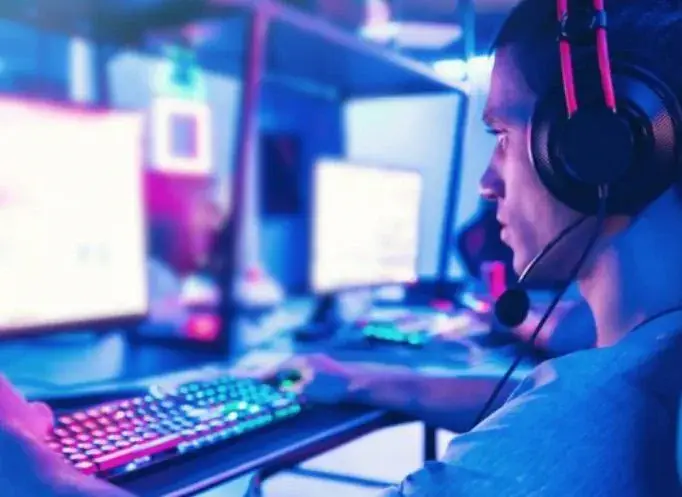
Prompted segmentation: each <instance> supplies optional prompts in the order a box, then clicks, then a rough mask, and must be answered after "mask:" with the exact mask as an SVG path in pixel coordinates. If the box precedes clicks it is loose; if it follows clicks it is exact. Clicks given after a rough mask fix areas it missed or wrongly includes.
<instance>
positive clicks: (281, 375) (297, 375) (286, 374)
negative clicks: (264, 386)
mask: <svg viewBox="0 0 682 497" xmlns="http://www.w3.org/2000/svg"><path fill="white" fill-rule="evenodd" d="M302 379H303V373H301V372H300V371H299V370H298V369H294V368H287V369H281V370H280V371H277V373H275V376H274V378H273V380H274V381H273V383H275V384H276V385H278V386H282V387H287V386H293V385H296V384H297V383H299V382H300V381H301V380H302Z"/></svg>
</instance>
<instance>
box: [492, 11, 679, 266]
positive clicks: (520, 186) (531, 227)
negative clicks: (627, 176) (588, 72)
mask: <svg viewBox="0 0 682 497" xmlns="http://www.w3.org/2000/svg"><path fill="white" fill-rule="evenodd" d="M591 3H592V2H591V1H589V0H582V2H571V6H572V7H573V5H575V4H577V5H581V6H589V5H590V4H591ZM606 8H607V12H608V15H609V18H608V19H609V45H610V51H611V54H612V55H615V56H616V57H619V58H624V59H626V60H627V61H628V62H629V63H632V64H637V65H639V66H641V67H644V68H645V69H647V70H648V71H650V72H652V73H654V74H655V75H656V76H657V77H659V78H660V79H661V80H663V81H664V82H665V83H666V84H667V85H668V86H669V87H670V88H671V90H672V91H673V92H674V93H676V94H677V95H678V96H682V66H680V64H679V63H678V62H676V59H677V58H678V57H679V55H678V54H680V53H682V8H680V5H679V2H678V1H676V0H620V1H612V2H609V1H608V0H607V2H606ZM556 17H557V14H556V4H555V1H554V0H524V1H522V2H521V4H519V6H518V7H517V8H516V9H515V10H514V11H513V13H512V14H511V16H510V17H509V18H508V20H507V21H506V23H505V25H504V26H503V28H502V30H501V32H500V34H499V36H498V39H497V41H496V44H495V47H494V49H495V66H494V69H493V75H492V81H491V88H490V94H489V98H488V102H487V105H486V110H485V113H484V120H485V122H486V124H487V125H488V127H489V128H490V130H491V132H493V133H494V134H495V135H496V136H497V138H498V143H497V146H496V148H495V152H494V154H493V157H492V160H491V163H490V165H489V167H488V169H487V170H486V172H485V174H484V176H483V178H482V180H481V187H482V192H483V195H484V196H486V197H487V198H490V199H491V200H495V201H497V202H498V219H499V220H500V222H501V223H502V225H503V241H504V242H505V243H507V244H508V245H510V246H511V248H512V249H513V250H514V268H515V270H516V271H517V272H521V271H522V270H523V268H524V267H525V266H526V265H527V264H528V263H529V262H530V260H531V259H532V258H533V257H534V256H535V255H536V254H537V253H538V252H539V251H540V250H541V249H542V248H543V247H544V246H546V245H547V244H548V243H549V242H550V241H551V240H552V239H553V238H555V237H556V236H557V234H558V233H559V232H560V231H562V230H563V229H564V228H566V227H567V226H568V225H569V224H571V223H572V222H574V221H575V220H576V219H577V218H578V217H579V216H580V214H579V213H578V212H576V211H573V210H572V209H570V208H569V207H568V206H566V205H564V204H562V203H561V202H559V201H558V200H556V199H555V198H554V197H553V196H552V195H551V194H550V193H549V191H547V189H546V188H545V187H544V185H543V184H542V182H541V181H540V178H539V177H538V175H537V173H536V171H535V169H534V167H533V164H532V161H531V157H530V156H529V152H528V136H527V135H528V123H529V120H530V118H531V115H532V112H533V110H534V106H535V104H536V102H537V101H538V99H539V98H541V97H542V96H543V95H544V94H545V93H546V92H548V91H550V90H552V89H554V88H556V87H557V86H558V85H560V83H561V72H560V65H559V52H558V45H557V41H556V40H557V21H556ZM585 50H593V49H592V48H586V49H585ZM574 54H575V55H576V57H580V55H581V53H580V50H577V51H574ZM616 221H617V220H610V221H609V223H608V224H609V225H610V226H609V227H608V228H609V229H613V227H614V226H613V225H615V224H617V225H623V224H626V223H622V222H618V223H617V222H616ZM618 221H623V219H620V220H618ZM625 221H627V220H625ZM588 236H589V233H588V232H584V233H576V234H575V235H574V236H572V237H570V238H569V239H567V240H566V243H564V244H563V246H562V247H560V248H558V250H557V253H555V254H554V255H555V258H553V259H555V260H557V261H560V260H571V259H574V257H575V254H576V253H577V252H581V251H582V250H583V248H584V247H585V246H586V245H587V237H588ZM571 254H573V257H563V256H567V255H571ZM557 269H558V270H559V271H557ZM565 269H566V268H561V267H560V266H559V265H545V267H544V268H543V269H540V268H539V273H544V274H537V275H536V277H539V278H542V279H555V278H557V277H562V276H564V273H563V272H564V271H565Z"/></svg>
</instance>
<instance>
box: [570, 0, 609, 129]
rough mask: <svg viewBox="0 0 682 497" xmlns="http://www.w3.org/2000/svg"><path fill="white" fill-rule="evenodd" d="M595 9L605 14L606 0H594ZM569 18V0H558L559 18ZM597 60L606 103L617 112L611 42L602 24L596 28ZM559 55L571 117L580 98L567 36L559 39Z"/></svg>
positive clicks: (576, 108) (600, 13)
mask: <svg viewBox="0 0 682 497" xmlns="http://www.w3.org/2000/svg"><path fill="white" fill-rule="evenodd" d="M593 7H594V10H595V11H596V12H597V13H598V14H599V15H602V16H604V15H605V14H604V0H593ZM567 18H568V0H557V19H558V21H559V23H564V22H565V20H566V19H567ZM595 34H596V38H597V60H598V63H599V75H600V77H601V86H602V91H603V92H604V103H605V104H606V106H607V107H608V108H609V109H611V110H612V111H614V112H616V93H615V91H614V88H613V79H612V77H611V61H610V60H609V44H608V37H607V33H606V26H605V25H602V24H600V25H599V26H597V29H596V33H595ZM559 57H560V63H561V77H562V80H563V86H564V96H565V98H566V111H567V112H568V116H569V117H571V116H573V114H575V113H576V112H577V110H578V98H577V96H576V89H575V77H574V73H573V58H572V56H571V43H570V40H569V39H567V38H562V39H561V40H559Z"/></svg>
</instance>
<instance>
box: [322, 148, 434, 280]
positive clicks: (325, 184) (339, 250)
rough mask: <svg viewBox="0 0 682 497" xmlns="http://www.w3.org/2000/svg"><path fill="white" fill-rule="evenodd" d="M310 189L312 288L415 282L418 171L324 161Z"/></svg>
mask: <svg viewBox="0 0 682 497" xmlns="http://www.w3.org/2000/svg"><path fill="white" fill-rule="evenodd" d="M314 188H315V193H314V196H315V201H314V208H313V209H314V210H313V247H312V250H313V268H312V286H313V289H314V291H316V292H318V293H324V292H333V291H336V290H341V289H346V288H354V287H355V288H357V287H362V286H375V285H384V284H398V283H411V282H415V281H416V280H417V273H418V271H417V259H418V252H419V238H420V236H419V235H420V223H419V217H420V208H421V203H422V177H421V175H420V174H419V173H417V172H414V171H410V170H406V169H397V168H395V169H389V168H379V167H370V166H367V165H363V164H352V163H345V162H341V161H334V160H322V161H320V162H318V164H317V165H316V168H315V187H314Z"/></svg>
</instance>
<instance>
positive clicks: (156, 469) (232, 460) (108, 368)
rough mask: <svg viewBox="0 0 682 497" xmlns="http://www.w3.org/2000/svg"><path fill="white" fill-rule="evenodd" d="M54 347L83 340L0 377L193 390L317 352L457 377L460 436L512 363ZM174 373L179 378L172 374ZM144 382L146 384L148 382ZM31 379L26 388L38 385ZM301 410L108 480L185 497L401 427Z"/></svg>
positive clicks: (463, 354)
mask: <svg viewBox="0 0 682 497" xmlns="http://www.w3.org/2000/svg"><path fill="white" fill-rule="evenodd" d="M48 339H49V340H48ZM57 339H59V341H61V340H64V341H66V342H67V343H68V340H70V339H71V340H74V343H78V341H79V340H82V341H86V338H85V335H78V336H77V337H76V336H74V337H73V338H68V337H67V336H60V337H56V336H54V337H44V340H38V341H27V342H24V343H22V344H19V343H11V344H9V345H10V350H7V349H6V350H4V351H3V352H0V364H2V363H4V364H2V366H3V368H2V369H3V370H4V371H5V372H6V373H7V374H8V376H9V377H10V378H11V379H19V380H21V376H22V375H24V374H25V373H26V371H30V368H27V365H29V364H40V365H41V366H40V368H41V369H40V370H38V371H39V372H40V374H39V377H42V378H51V379H52V375H53V374H55V376H54V381H55V382H56V383H60V385H61V386H60V387H58V388H57V391H60V392H61V393H63V394H67V393H68V391H69V390H68V385H69V384H72V385H73V384H76V385H77V384H80V383H82V382H86V381H88V380H90V381H99V382H103V381H105V382H106V381H111V380H115V381H116V382H118V383H119V384H120V385H121V386H122V387H125V388H129V387H131V386H135V387H140V386H141V385H147V386H148V385H150V384H163V383H164V381H171V380H172V382H177V381H193V380H195V379H197V378H202V377H203V378H205V377H206V376H207V375H211V374H213V375H215V374H216V372H221V371H222V372H223V373H225V372H226V371H228V370H229V371H238V372H239V375H240V376H241V375H243V374H245V373H248V372H249V370H250V369H252V370H253V372H258V369H259V368H260V372H262V371H263V369H272V367H273V366H275V365H277V364H280V363H281V362H283V361H284V360H285V359H287V358H290V357H291V356H292V355H295V354H300V353H303V354H305V353H315V352H319V351H321V350H324V351H325V352H327V353H328V354H329V355H331V356H332V357H334V358H336V359H338V360H341V361H349V362H364V363H366V364H368V365H373V367H376V368H378V369H377V370H380V369H381V368H388V369H389V370H390V369H396V368H397V369H398V370H400V371H402V372H406V371H407V372H411V373H412V374H415V375H420V376H424V375H434V374H435V375H439V376H443V375H450V376H453V377H456V378H458V379H459V381H461V383H462V391H463V392H466V393H465V394H464V395H463V396H462V398H461V399H453V417H456V418H458V419H461V421H462V426H463V427H464V426H467V424H468V423H469V421H470V418H471V416H472V414H473V413H474V412H475V411H477V410H478V409H479V408H480V405H481V403H482V402H483V401H484V400H485V397H486V396H487V395H488V394H489V392H490V391H491V390H492V388H493V387H494V386H495V384H496V383H497V381H498V380H499V378H500V377H501V375H502V374H503V373H504V370H505V369H506V367H508V364H509V363H510V361H511V360H512V359H513V355H510V354H498V353H497V352H496V351H488V350H483V351H482V352H483V353H482V354H477V353H474V354H472V352H471V350H469V349H466V348H464V347H459V348H451V349H450V350H449V352H447V351H445V350H444V349H440V351H439V349H438V348H436V347H433V348H422V349H414V348H408V347H385V348H384V347H381V348H374V349H372V348H353V347H330V346H329V343H316V344H297V343H295V342H292V341H291V340H290V337H289V338H287V335H286V333H281V334H279V335H278V337H277V338H276V339H274V340H269V341H268V342H267V343H266V344H263V345H262V346H261V347H260V348H259V349H257V350H253V351H251V352H249V353H247V354H246V355H245V356H243V357H242V358H240V359H239V360H237V361H231V362H229V363H225V362H221V361H219V360H218V358H216V357H215V356H213V357H210V356H207V355H205V354H203V353H195V354H192V353H189V354H188V353H186V352H185V351H182V350H177V349H176V350H174V349H169V348H165V347H160V346H158V345H155V344H149V343H137V342H131V341H130V337H128V336H126V335H125V334H121V335H116V334H112V335H108V336H107V335H104V336H97V337H96V339H95V338H93V339H92V340H91V341H90V342H87V341H86V343H88V346H78V347H72V348H71V349H70V348H69V347H66V348H65V347H63V346H55V344H56V343H59V341H58V340H57ZM55 341H56V342H55ZM62 345H63V343H62ZM20 349H21V350H23V353H22V354H21V356H22V360H21V361H15V362H14V363H12V362H7V361H6V360H3V356H4V358H6V359H8V358H12V357H17V355H18V354H19V353H20V352H19V350H20ZM65 352H66V353H65ZM5 354H7V355H5ZM209 363H211V364H213V366H211V365H209ZM182 369H185V370H186V371H178V370H182ZM38 371H36V373H38ZM525 371H527V369H525ZM523 374H524V370H523V369H522V370H521V371H519V373H518V374H517V375H515V377H514V378H513V379H512V381H511V382H510V388H513V386H514V385H515V384H517V383H518V381H520V379H521V378H522V375H523ZM149 375H154V376H152V377H151V378H149V377H148V376H149ZM36 376H38V375H37V374H36V375H34V379H38V378H36ZM145 376H147V378H144V377H145ZM25 379H26V378H25ZM26 380H28V379H26ZM27 383H30V381H27ZM474 385H475V387H474ZM32 387H33V392H34V396H37V397H40V395H39V392H40V390H42V392H43V393H45V392H54V391H55V389H54V388H50V386H49V385H47V384H43V385H39V384H38V383H35V384H33V385H32ZM86 407H87V406H86ZM310 407H311V408H310V409H306V410H305V411H304V412H301V413H299V414H298V415H296V416H293V417H291V418H290V419H286V420H284V421H283V422H282V423H279V424H277V425H271V426H267V427H265V428H266V429H263V430H255V431H253V432H251V433H248V434H247V436H242V437H235V438H233V439H230V440H226V441H225V442H224V443H223V444H220V445H218V446H215V447H213V448H208V449H207V450H206V451H203V450H202V451H197V452H196V453H194V454H187V455H186V456H183V457H181V458H177V459H173V460H170V461H167V462H165V463H162V464H160V465H156V466H151V467H148V468H141V469H140V470H139V471H136V472H134V473H130V474H127V475H117V476H115V477H114V481H115V483H116V484H118V485H121V486H122V487H124V488H127V489H129V490H131V491H133V492H135V493H137V494H138V495H141V496H145V495H150V496H156V495H159V496H160V495H191V494H193V493H195V492H198V491H200V490H202V489H207V488H210V487H212V486H215V485H218V484H220V483H221V482H225V481H227V480H230V479H232V478H236V477H238V476H240V475H244V474H247V473H250V472H252V471H256V470H263V471H265V473H266V474H267V473H268V472H274V471H276V470H278V469H283V468H286V467H291V466H292V465H295V464H296V463H298V462H300V461H303V460H305V459H308V458H310V457H312V456H315V455H318V454H321V453H323V452H325V451H327V450H329V449H332V448H334V447H337V446H339V445H341V444H343V443H346V442H348V441H351V440H352V439H354V438H356V437H359V436H361V435H364V434H367V433H369V432H371V431H373V430H376V429H378V428H381V427H384V426H387V425H390V424H394V423H396V422H400V421H403V420H404V418H402V417H396V415H394V414H391V413H388V412H385V411H384V410H382V409H377V408H371V407H367V406H355V407H354V406H334V407H324V406H317V405H315V406H310Z"/></svg>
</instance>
